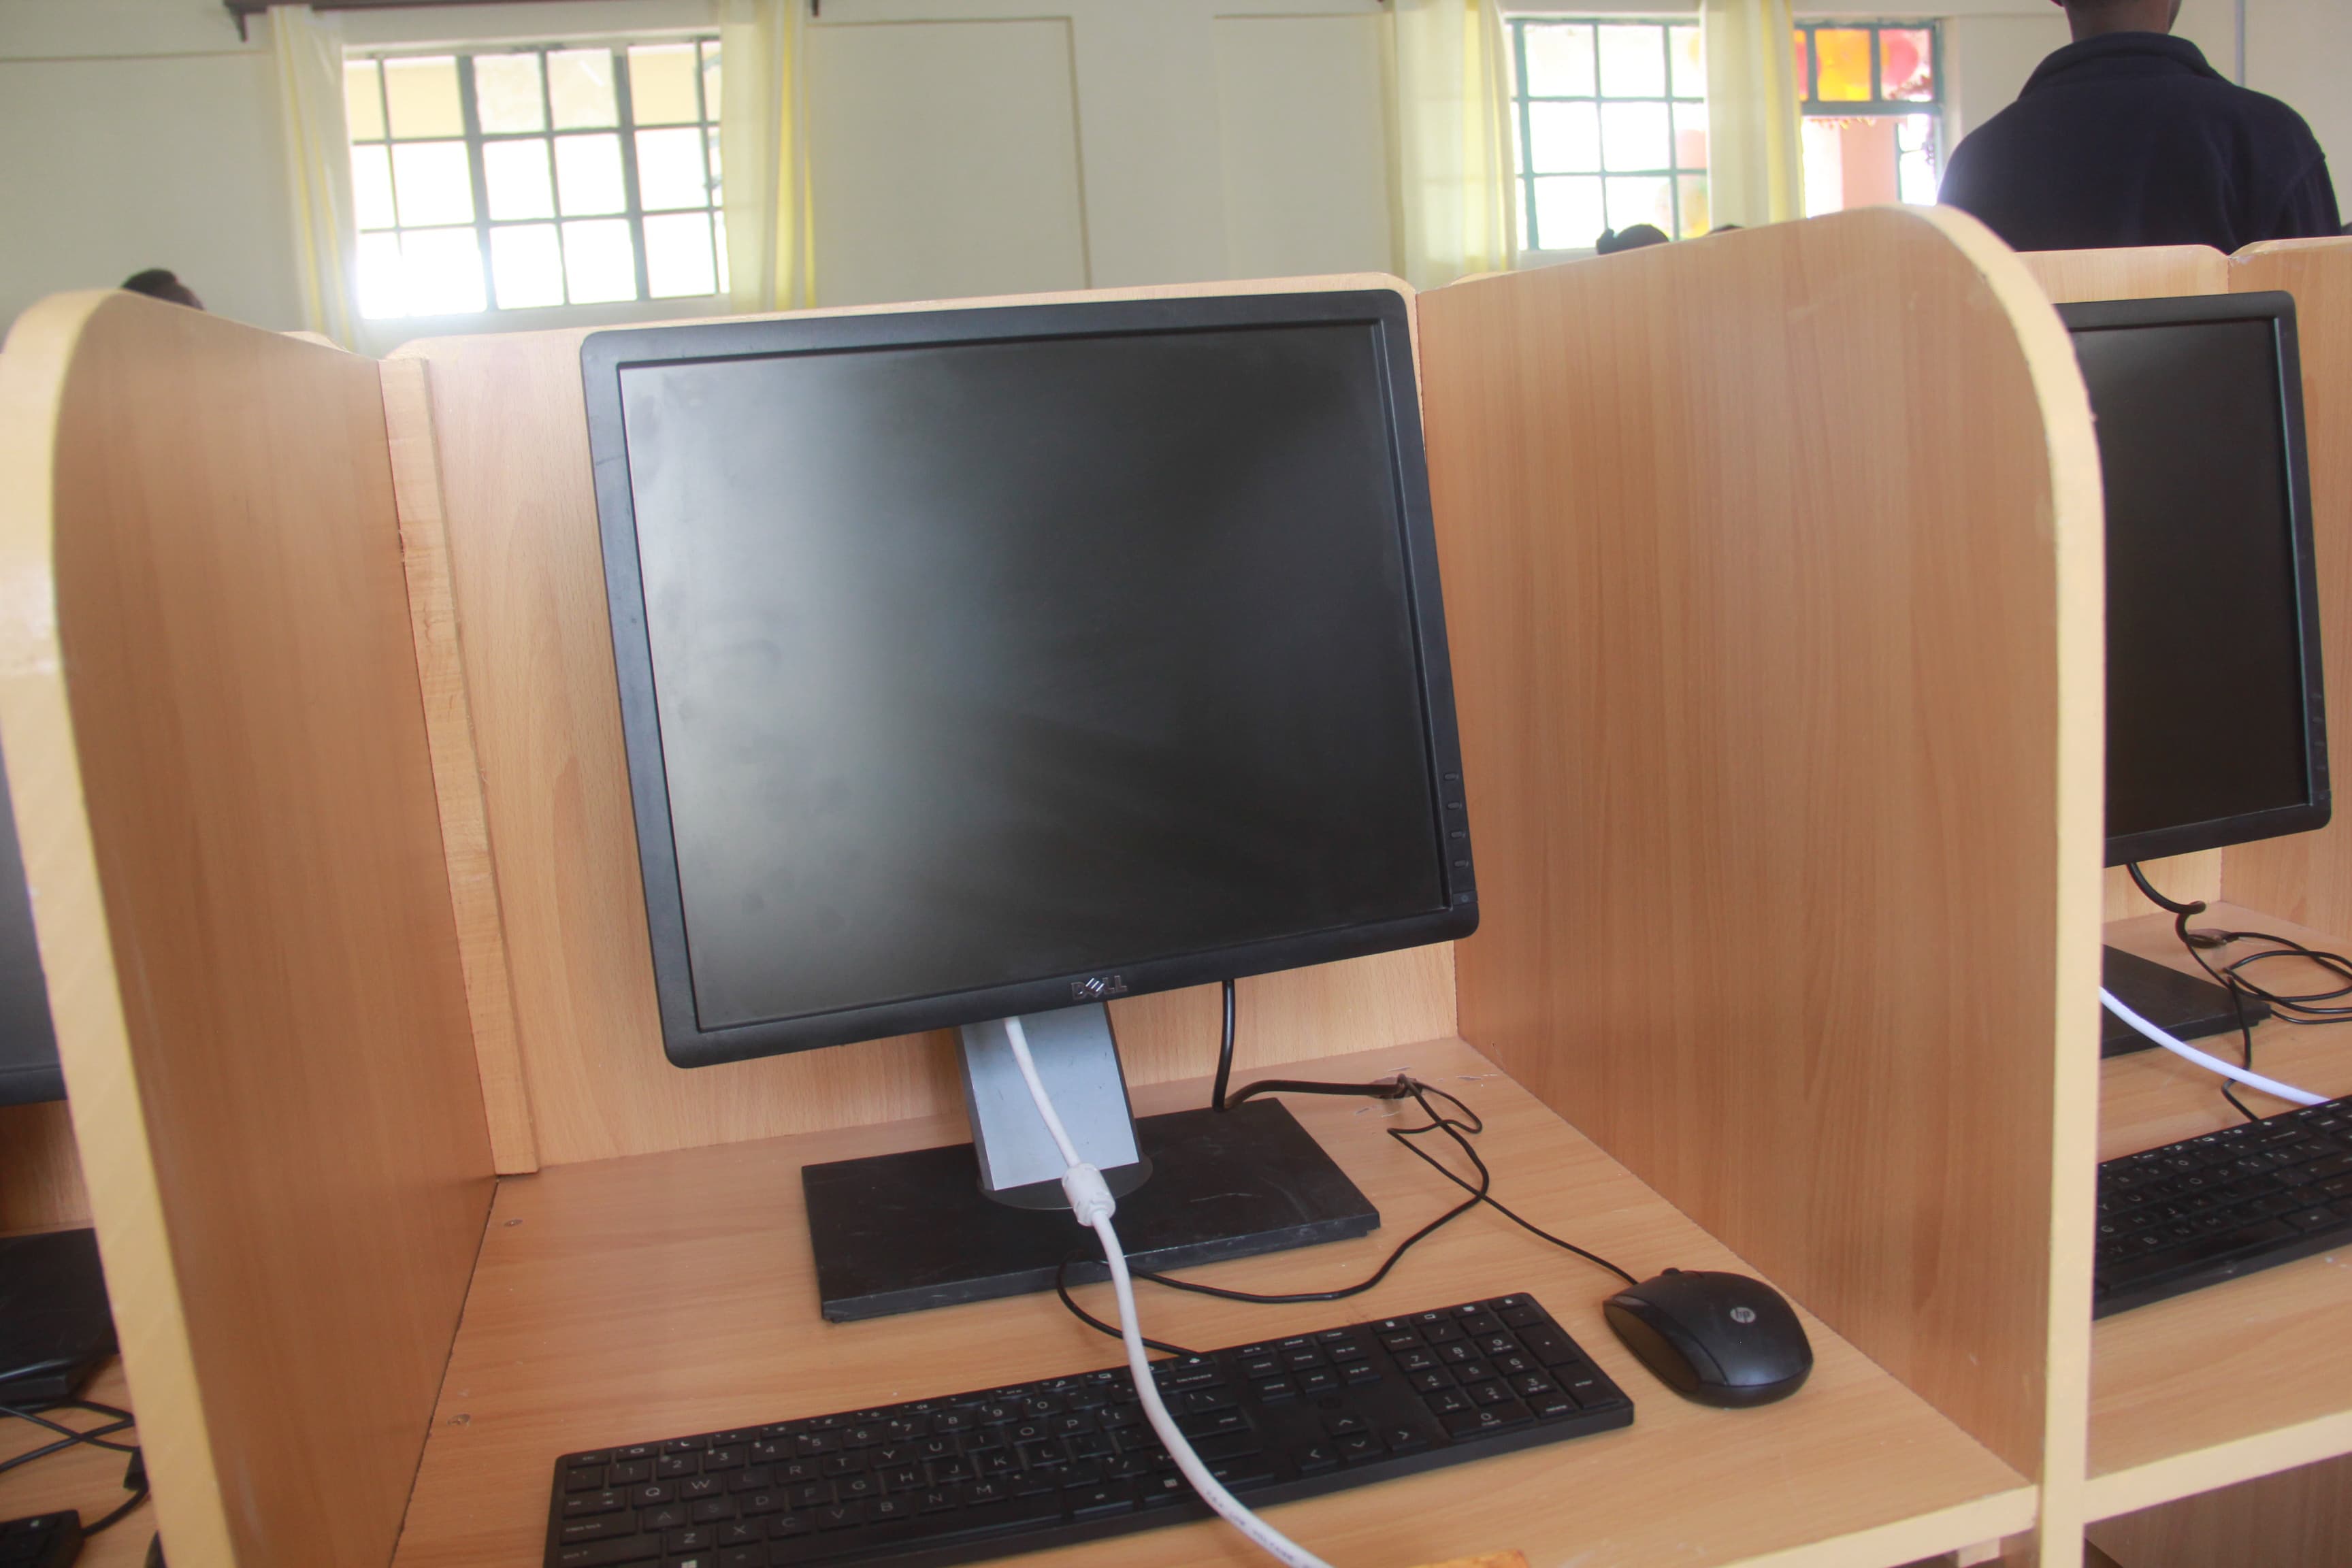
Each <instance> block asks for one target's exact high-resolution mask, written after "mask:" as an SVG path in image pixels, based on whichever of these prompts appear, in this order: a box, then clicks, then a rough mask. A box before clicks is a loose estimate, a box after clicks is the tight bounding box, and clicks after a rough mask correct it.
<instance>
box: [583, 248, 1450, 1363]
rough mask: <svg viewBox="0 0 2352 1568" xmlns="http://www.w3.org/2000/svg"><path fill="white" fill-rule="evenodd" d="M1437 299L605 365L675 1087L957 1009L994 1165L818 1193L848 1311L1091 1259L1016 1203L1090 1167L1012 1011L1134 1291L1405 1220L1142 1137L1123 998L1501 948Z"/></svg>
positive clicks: (601, 428) (902, 331)
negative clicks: (1093, 1181) (1415, 952)
mask: <svg viewBox="0 0 2352 1568" xmlns="http://www.w3.org/2000/svg"><path fill="white" fill-rule="evenodd" d="M1409 310H1410V307H1409V305H1408V304H1407V302H1406V300H1405V299H1404V297H1403V296H1402V295H1401V294H1399V293H1395V292H1390V291H1384V290H1362V291H1340V292H1306V293H1285V294H1261V295H1248V296H1222V297H1208V296H1204V297H1191V298H1177V299H1163V300H1074V301H1068V302H1063V303H1053V304H1040V305H1034V306H1017V307H1005V308H994V309H962V310H924V311H908V312H895V313H883V314H873V315H854V316H837V317H816V318H801V319H796V320H784V321H761V322H750V323H725V324H715V325H711V326H690V327H681V328H665V329H654V330H646V331H618V332H606V333H599V334H596V335H594V336H593V337H591V338H590V339H589V340H588V341H587V343H586V345H585V347H584V348H583V374H584V377H585V386H586V392H587V398H588V410H589V428H590V437H591V446H592V451H593V457H594V459H595V471H596V479H597V502H598V509H599V514H600V518H601V521H602V527H603V530H604V565H605V576H606V586H607V592H608V598H609V603H610V607H611V611H612V618H613V629H614V655H615V664H616V668H617V672H618V675H619V681H620V692H621V706H622V717H623V721H624V729H625V739H626V743H627V751H628V759H629V769H630V784H631V790H632V795H633V799H634V804H635V816H636V827H637V837H638V847H639V855H640V864H641V868H642V870H643V875H644V885H645V891H646V913H647V919H648V923H649V926H650V928H651V933H652V945H653V957H654V971H655V982H656V994H657V996H658V1000H659V1005H660V1013H661V1020H662V1029H663V1038H664V1045H665V1047H666V1049H667V1052H668V1054H669V1057H670V1058H671V1060H672V1061H674V1062H676V1063H677V1064H678V1065H679V1066H682V1067H693V1066H700V1065H705V1064H708V1063H713V1062H722V1061H730V1060H735V1059H739V1058H745V1057H751V1056H761V1055H768V1054H772V1053H775V1052H779V1051H788V1050H800V1049H807V1048H812V1047H830V1046H837V1045H842V1044H845V1043H849V1042H854V1041H858V1040H865V1039H870V1038H874V1037H879V1036H885V1035H897V1034H903V1033H908V1032H910V1031H914V1030H919V1029H928V1028H936V1027H940V1026H962V1028H963V1039H964V1058H965V1068H966V1089H967V1099H968V1102H969V1104H970V1107H971V1112H972V1121H973V1127H974V1132H975V1146H971V1147H962V1146H960V1147H959V1148H956V1149H950V1150H944V1151H924V1152H918V1153H917V1154H913V1155H908V1156H898V1157H893V1158H892V1159H889V1160H885V1161H866V1162H856V1163H853V1164H854V1165H855V1166H856V1169H845V1168H841V1167H813V1168H812V1169H811V1172H810V1173H809V1174H808V1177H807V1180H806V1182H805V1185H806V1188H807V1193H808V1197H809V1201H810V1205H811V1217H810V1226H811V1231H812V1235H813V1238H814V1245H815V1250H816V1253H817V1262H818V1271H819V1279H820V1286H821V1289H823V1291H824V1297H825V1301H824V1307H825V1310H826V1312H827V1315H829V1316H834V1317H856V1316H866V1315H870V1314H872V1313H874V1312H878V1311H890V1310H906V1309H908V1308H910V1307H915V1306H924V1305H933V1304H940V1303H944V1302H947V1301H952V1300H971V1299H976V1298H978V1297H982V1296H986V1295H993V1294H1002V1293H1004V1292H1006V1291H1009V1290H1015V1289H1037V1288H1040V1287H1041V1286H1043V1285H1045V1284H1046V1283H1048V1282H1049V1281H1050V1278H1051V1274H1052V1270H1053V1268H1054V1266H1055V1265H1056V1264H1058V1263H1059V1262H1060V1261H1061V1260H1062V1258H1064V1257H1065V1256H1066V1254H1067V1252H1068V1251H1069V1250H1070V1249H1071V1247H1073V1246H1074V1245H1075V1239H1074V1238H1075V1237H1076V1233H1075V1232H1074V1230H1073V1228H1072V1227H1071V1226H1070V1225H1069V1222H1068V1219H1067V1217H1066V1215H1051V1214H1038V1213H1030V1212H1024V1210H1029V1209H1037V1208H1044V1207H1046V1206H1048V1205H1057V1204H1058V1203H1059V1202H1060V1200H1061V1194H1060V1189H1059V1184H1058V1180H1057V1178H1058V1176H1059V1174H1060V1172H1061V1163H1060V1161H1059V1160H1058V1159H1057V1158H1055V1156H1054V1153H1053V1151H1052V1149H1051V1148H1050V1146H1047V1145H1045V1144H1044V1142H1043V1140H1042V1138H1041V1137H1040V1135H1039V1134H1040V1132H1041V1129H1039V1128H1038V1127H1037V1126H1036V1122H1035V1116H1034V1111H1033V1110H1031V1109H1030V1108H1029V1105H1028V1102H1027V1097H1026V1095H1025V1092H1024V1091H1023V1090H1022V1089H1020V1087H1019V1085H1018V1083H1017V1080H1014V1079H1012V1078H1011V1077H1010V1069H1009V1063H1008V1062H1007V1060H1006V1052H1005V1047H1004V1045H1003V1027H1002V1024H1001V1022H999V1021H1000V1020H1002V1019H1003V1018H1005V1017H1007V1016H1022V1017H1023V1018H1024V1026H1025V1029H1026V1032H1027V1033H1028V1035H1029V1036H1030V1037H1031V1039H1032V1040H1033V1042H1034V1044H1035V1045H1036V1046H1037V1047H1038V1050H1039V1056H1040V1060H1041V1065H1042V1066H1043V1068H1045V1071H1046V1072H1047V1074H1048V1076H1049V1077H1050V1078H1052V1079H1054V1094H1055V1100H1057V1101H1059V1102H1061V1103H1062V1104H1063V1105H1064V1106H1065V1107H1066V1108H1068V1107H1071V1106H1073V1105H1080V1106H1090V1107H1091V1111H1090V1113H1088V1114H1087V1115H1086V1117H1085V1124H1084V1126H1083V1127H1081V1128H1080V1129H1079V1131H1078V1141H1079V1143H1080V1146H1081V1150H1082V1152H1084V1153H1085V1154H1086V1156H1087V1159H1088V1160H1089V1162H1090V1163H1095V1164H1097V1165H1098V1166H1100V1167H1102V1168H1103V1170H1104V1172H1105V1173H1106V1174H1107V1176H1109V1177H1110V1178H1111V1179H1112V1181H1113V1183H1114V1186H1115V1188H1117V1189H1119V1190H1126V1191H1137V1196H1136V1197H1135V1199H1134V1200H1133V1201H1132V1202H1131V1203H1129V1204H1124V1205H1122V1209H1121V1215H1122V1219H1121V1224H1122V1229H1123V1231H1131V1232H1132V1238H1131V1243H1130V1250H1131V1251H1132V1252H1133V1253H1134V1254H1135V1255H1136V1256H1137V1259H1138V1261H1139V1264H1143V1265H1144V1266H1147V1267H1149V1266H1153V1265H1157V1266H1161V1267H1165V1266H1170V1265H1173V1264H1176V1263H1181V1262H1187V1261H1202V1260H1206V1259H1208V1258H1218V1257H1231V1256H1237V1255H1240V1254H1242V1253H1245V1252H1249V1251H1261V1250H1266V1249H1268V1248H1271V1247H1281V1246H1293V1245H1300V1244H1303V1243H1306V1242H1310V1241H1319V1240H1326V1239H1333V1238H1336V1237H1341V1236H1347V1235H1354V1234H1360V1233H1361V1231H1362V1230H1364V1229H1366V1228H1369V1227H1370V1226H1371V1225H1373V1224H1376V1223H1377V1216H1376V1215H1374V1214H1373V1213H1372V1211H1371V1209H1370V1205H1368V1204H1366V1203H1365V1202H1364V1201H1363V1199H1362V1197H1361V1194H1359V1193H1357V1192H1356V1190H1355V1189H1354V1187H1353V1185H1352V1184H1349V1183H1348V1182H1347V1180H1346V1178H1345V1176H1344V1175H1342V1174H1341V1173H1339V1171H1338V1170H1337V1168H1336V1166H1333V1165H1331V1163H1330V1162H1329V1161H1328V1158H1326V1157H1324V1156H1322V1154H1321V1152H1320V1151H1319V1150H1318V1149H1316V1148H1315V1146H1314V1144H1313V1142H1312V1141H1311V1140H1310V1139H1307V1137H1306V1135H1305V1134H1304V1132H1303V1131H1300V1130H1299V1129H1298V1128H1297V1124H1296V1123H1295V1122H1293V1121H1291V1120H1290V1118H1289V1116H1288V1113H1287V1112H1286V1111H1282V1110H1280V1108H1279V1107H1278V1106H1276V1105H1273V1104H1262V1105H1258V1106H1253V1107H1247V1108H1244V1110H1246V1114H1244V1113H1243V1112H1242V1111H1236V1112H1234V1113H1232V1114H1230V1115H1226V1114H1221V1113H1217V1112H1189V1113H1183V1116H1182V1117H1180V1118H1176V1119H1168V1118H1160V1119H1154V1120H1153V1122H1150V1123H1147V1124H1146V1125H1145V1128H1144V1130H1143V1135H1142V1136H1141V1138H1140V1139H1139V1138H1138V1136H1137V1133H1136V1131H1135V1130H1134V1128H1133V1127H1132V1126H1131V1124H1130V1123H1129V1118H1128V1114H1127V1100H1126V1093H1125V1085H1124V1081H1123V1078H1122V1076H1121V1072H1120V1068H1119V1065H1118V1057H1117V1054H1116V1050H1115V1043H1114V1041H1113V1039H1112V1037H1111V1034H1110V1028H1109V1019H1108V1011H1107V1009H1106V1007H1105V1003H1106V1002H1108V1000H1109V999H1111V998H1114V997H1118V996H1123V995H1134V994H1141V993H1144V992H1148V991H1155V990H1164V989H1167V988H1170V987H1173V986H1181V985H1190V984H1201V983H1202V982H1208V981H1216V980H1223V979H1228V978H1231V977H1233V976H1235V975H1245V974H1252V973H1264V972H1265V971H1269V970H1275V969H1283V968H1289V967H1293V966H1297V965H1300V964H1306V963H1322V962H1328V961H1329V960H1333V959H1339V958H1346V957H1350V956H1355V955H1359V954H1364V953H1371V952H1381V951H1385V950H1389V949H1393V948H1399V947H1406V946H1412V945H1419V944H1422V943H1426V942H1441V941H1445V940H1449V939H1451V938H1454V937H1457V936H1460V935H1464V934H1466V933H1467V932H1468V931H1471V930H1472V929H1474V928H1475V925H1476V921H1477V916H1476V893H1475V881H1474V878H1473V874H1472V870H1473V868H1472V863H1471V854H1470V839H1469V830H1468V825H1467V812H1466V806H1465V795H1464V790H1463V781H1462V772H1461V763H1460V755H1459V751H1458V747H1457V743H1456V741H1455V735H1454V712H1453V697H1452V688H1451V682H1450V678H1449V675H1448V667H1447V658H1446V645H1445V635H1444V613H1443V607H1442V605H1441V602H1440V597H1439V593H1438V584H1437V568H1436V552H1435V547H1434V540H1433V532H1432V529H1431V522H1430V515H1429V500H1428V486H1427V479H1426V474H1425V471H1424V468H1423V452H1422V445H1421V430H1420V420H1419V402H1418V392H1417V385H1416V377H1415V375H1414V367H1413V359H1412V332H1411V322H1410V319H1409ZM1188 1119H1189V1120H1188ZM1155 1164H1157V1165H1158V1166H1159V1167H1160V1170H1159V1172H1158V1173H1157V1175H1156V1176H1155V1175H1154V1173H1153V1167H1154V1165H1155ZM983 1191H984V1192H985V1194H987V1197H986V1198H985V1199H983V1198H982V1197H981V1196H980V1195H979V1194H981V1193H982V1192H983ZM1155 1216H1157V1221H1155ZM1080 1277H1081V1278H1083V1277H1086V1276H1085V1275H1083V1274H1082V1275H1081V1276H1080Z"/></svg>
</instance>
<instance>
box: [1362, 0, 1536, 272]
mask: <svg viewBox="0 0 2352 1568" xmlns="http://www.w3.org/2000/svg"><path fill="white" fill-rule="evenodd" d="M1391 11H1392V20H1391V28H1392V32H1391V54H1390V74H1391V109H1392V112H1391V115H1390V120H1389V165H1390V168H1389V188H1390V191H1391V227H1392V230H1393V233H1394V235H1395V248H1396V269H1397V271H1399V272H1400V273H1402V274H1403V276H1404V279H1405V281H1406V282H1408V283H1411V284H1412V286H1413V287H1414V288H1416V289H1434V288H1436V287H1437V286H1438V285H1440V284H1443V283H1450V282H1452V281H1453V280H1454V279H1456V278H1460V277H1464V276H1465V275H1467V274H1469V273H1473V272H1502V271H1507V270H1508V269H1509V268H1510V267H1511V265H1512V264H1513V262H1514V261H1515V260H1516V259H1517V254H1518V230H1517V223H1516V222H1515V219H1516V216H1517V211H1518V204H1517V201H1516V200H1514V199H1513V198H1514V184H1515V181H1516V175H1515V173H1514V171H1513V169H1512V166H1511V87H1510V75H1511V72H1510V51H1509V47H1508V46H1507V44H1506V42H1505V41H1504V37H1503V13H1502V7H1501V6H1500V5H1498V4H1497V3H1496V0H1396V3H1395V5H1393V6H1392V7H1391Z"/></svg>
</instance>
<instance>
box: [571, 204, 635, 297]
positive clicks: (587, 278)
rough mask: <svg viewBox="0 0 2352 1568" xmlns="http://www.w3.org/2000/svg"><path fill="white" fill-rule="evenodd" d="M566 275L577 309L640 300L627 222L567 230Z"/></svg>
mask: <svg viewBox="0 0 2352 1568" xmlns="http://www.w3.org/2000/svg"><path fill="white" fill-rule="evenodd" d="M563 274H564V278H565V279H566V281H567V282H568V283H569V284H570V286H571V287H570V292H571V296H572V303H573V304H575V305H594V304H600V303H602V302H604V301H605V300H634V299H635V298H636V297H637V258H636V252H635V250H634V249H633V248H632V247H631V246H630V244H629V225H628V220H627V219H625V218H600V219H598V220H597V221H596V222H594V223H567V224H565V225H564V226H563Z"/></svg>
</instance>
